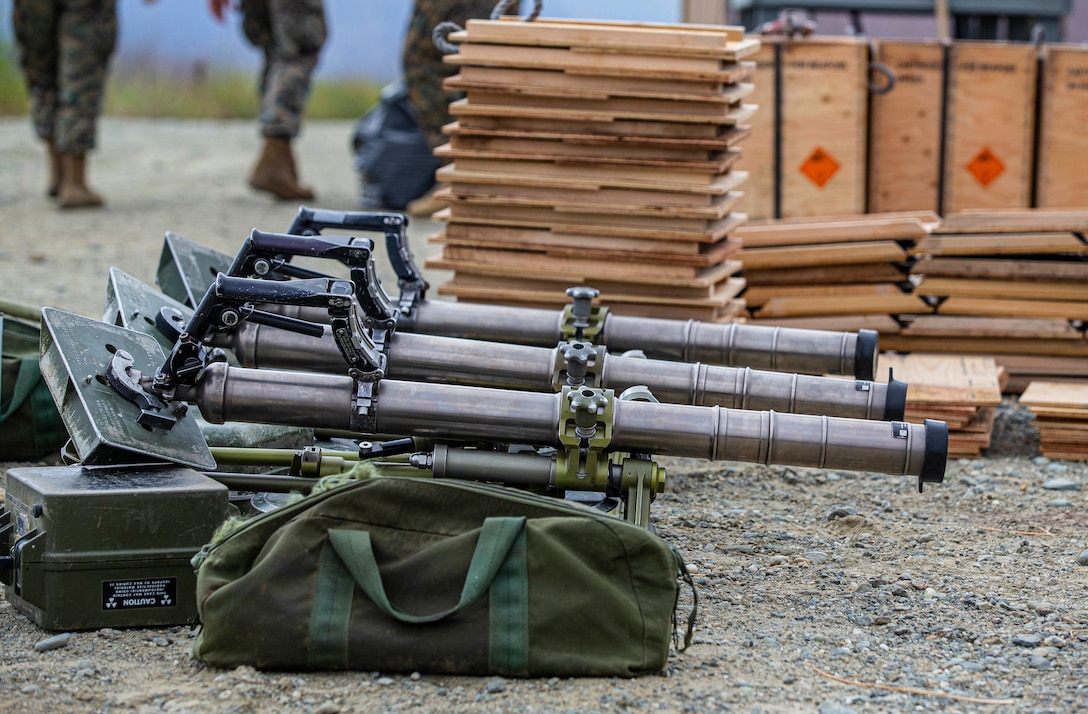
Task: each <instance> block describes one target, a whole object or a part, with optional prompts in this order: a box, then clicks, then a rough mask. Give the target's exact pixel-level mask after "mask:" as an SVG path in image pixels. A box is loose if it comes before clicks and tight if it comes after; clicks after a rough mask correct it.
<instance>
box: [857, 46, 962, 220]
mask: <svg viewBox="0 0 1088 714" xmlns="http://www.w3.org/2000/svg"><path fill="white" fill-rule="evenodd" d="M945 51H946V48H945V47H944V46H943V45H941V44H938V43H935V42H881V43H879V45H877V47H876V49H875V54H874V57H873V60H874V62H878V63H880V64H882V65H884V66H885V67H887V68H888V69H889V70H890V71H891V73H892V76H893V77H894V80H893V81H892V82H891V83H886V82H885V83H883V84H878V85H877V86H886V87H889V89H888V90H887V91H886V92H883V93H879V92H874V94H873V95H872V104H871V115H870V121H869V131H870V140H869V150H870V155H869V211H870V212H871V213H884V212H889V211H911V210H929V211H937V210H939V206H940V190H941V134H942V132H941V121H942V119H943V114H942V111H943V101H942V96H943V91H944V54H945ZM873 81H874V82H875V83H879V82H882V81H883V80H881V79H879V78H877V77H876V76H875V75H874V78H873Z"/></svg>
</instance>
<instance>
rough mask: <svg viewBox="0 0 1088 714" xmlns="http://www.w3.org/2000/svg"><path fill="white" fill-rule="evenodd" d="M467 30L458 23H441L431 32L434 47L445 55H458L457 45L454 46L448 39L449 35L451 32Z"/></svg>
mask: <svg viewBox="0 0 1088 714" xmlns="http://www.w3.org/2000/svg"><path fill="white" fill-rule="evenodd" d="M464 29H465V28H463V27H461V26H460V25H458V24H457V23H456V22H440V23H438V24H437V25H435V26H434V29H433V30H431V41H432V42H434V46H435V47H437V48H438V51H439V52H441V53H442V54H444V55H452V54H456V53H457V45H455V44H453V43H452V42H450V41H449V40H447V39H446V37H447V35H449V34H450V33H451V32H461V31H463V30H464Z"/></svg>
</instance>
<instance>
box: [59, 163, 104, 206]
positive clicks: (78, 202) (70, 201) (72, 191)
mask: <svg viewBox="0 0 1088 714" xmlns="http://www.w3.org/2000/svg"><path fill="white" fill-rule="evenodd" d="M85 171H86V155H85V154H83V153H75V152H72V153H61V155H60V186H59V187H58V189H57V205H58V206H60V207H61V208H94V207H97V206H101V205H102V204H103V200H102V197H101V196H99V195H98V194H97V193H95V192H94V191H92V190H91V189H89V188H87V182H86V177H85V175H84V172H85Z"/></svg>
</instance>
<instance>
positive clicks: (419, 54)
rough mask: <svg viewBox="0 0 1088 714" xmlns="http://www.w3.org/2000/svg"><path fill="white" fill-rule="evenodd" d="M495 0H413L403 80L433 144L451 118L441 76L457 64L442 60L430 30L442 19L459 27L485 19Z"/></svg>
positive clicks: (439, 140)
mask: <svg viewBox="0 0 1088 714" xmlns="http://www.w3.org/2000/svg"><path fill="white" fill-rule="evenodd" d="M497 2H498V0H416V2H415V4H414V7H413V9H412V18H411V20H409V22H408V33H407V35H406V36H405V38H404V51H403V54H402V63H403V73H404V83H405V84H406V85H407V87H408V100H409V101H410V102H411V103H412V106H414V107H415V109H416V112H417V118H418V120H419V126H420V129H422V130H423V134H424V136H426V137H427V143H429V144H430V145H431V148H432V149H433V148H435V147H436V146H439V145H441V144H443V143H445V137H444V136H443V135H442V127H443V125H445V124H448V123H449V122H450V113H449V104H450V100H451V99H452V98H453V94H452V93H450V92H447V91H445V90H444V89H442V80H443V79H445V78H446V77H450V76H452V75H454V74H456V73H457V66H456V65H452V64H446V63H445V62H443V61H442V53H441V52H440V51H439V50H438V48H437V47H435V46H434V41H433V40H432V39H431V33H432V32H433V31H434V28H435V26H436V25H438V24H439V23H441V22H456V23H457V24H458V25H460V26H461V27H464V26H465V22H466V21H467V20H469V19H470V18H471V19H480V20H486V19H487V18H489V17H490V16H491V11H492V10H493V9H494V7H495V5H496V4H497ZM517 11H518V3H516V2H515V3H511V5H510V7H509V8H508V9H507V11H506V12H507V14H515V13H517Z"/></svg>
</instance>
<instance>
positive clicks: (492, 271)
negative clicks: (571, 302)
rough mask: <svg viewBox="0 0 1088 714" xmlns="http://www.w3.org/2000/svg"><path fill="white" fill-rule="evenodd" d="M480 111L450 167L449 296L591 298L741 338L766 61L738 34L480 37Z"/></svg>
mask: <svg viewBox="0 0 1088 714" xmlns="http://www.w3.org/2000/svg"><path fill="white" fill-rule="evenodd" d="M449 39H450V40H451V41H453V42H457V43H459V49H458V52H457V54H454V55H448V56H447V57H446V60H447V61H449V62H451V63H454V64H458V65H460V70H459V74H457V75H455V76H454V77H451V78H449V79H448V80H446V87H447V89H450V90H457V91H461V92H464V93H465V98H464V99H460V100H458V101H456V102H454V103H453V104H451V106H450V113H451V114H452V115H453V116H454V117H456V119H457V121H455V122H453V123H451V124H450V125H448V126H447V127H445V128H444V131H445V132H446V134H447V135H448V136H449V137H450V140H449V143H448V144H446V145H444V146H442V147H439V148H438V149H437V150H436V155H437V156H439V157H440V158H441V159H445V160H452V163H449V164H447V165H446V166H444V167H443V168H441V169H440V170H439V172H438V179H439V181H441V182H443V183H444V184H446V186H445V187H444V188H443V189H442V190H441V191H439V192H438V193H437V194H436V196H437V197H439V198H441V199H443V200H445V201H447V202H448V203H449V204H450V205H449V208H448V209H445V210H443V211H440V212H439V213H437V214H435V218H436V219H437V220H440V221H443V222H445V223H446V226H445V229H444V230H443V231H442V232H441V233H438V234H436V235H435V236H433V237H432V239H431V240H432V241H433V242H436V243H440V244H442V245H443V249H442V253H441V255H440V256H439V257H437V258H433V259H431V260H428V261H427V263H426V265H427V267H430V268H436V269H441V270H452V271H453V272H454V276H453V279H452V280H450V281H448V282H446V283H445V284H443V285H440V286H439V288H438V292H439V293H440V294H443V295H450V296H454V297H456V298H457V299H459V300H467V301H472V302H500V303H503V304H510V305H535V306H546V307H553V306H559V305H563V304H565V303H566V302H568V298H567V297H566V296H565V294H564V291H565V290H566V288H568V287H570V286H572V285H578V284H588V285H592V286H593V287H596V288H598V289H599V290H600V291H601V298H600V301H601V302H602V303H603V304H606V305H608V306H609V308H610V309H612V310H614V311H615V312H617V313H623V314H631V315H646V316H655V317H683V318H698V319H703V320H720V321H728V320H732V319H734V318H735V317H737V316H738V315H740V314H741V313H742V312H743V306H744V303H743V301H741V300H738V299H737V296H738V294H739V293H740V291H741V290H742V289H743V287H744V281H743V280H742V279H739V278H738V277H737V276H736V274H737V272H738V271H739V269H740V264H739V263H738V262H737V261H736V260H735V259H734V258H735V254H736V253H737V251H738V250H739V248H740V243H739V242H738V241H737V240H736V239H735V238H733V237H732V233H733V231H734V230H735V229H736V228H737V226H739V225H741V224H742V223H743V222H744V221H745V219H746V216H745V215H744V214H742V213H739V212H737V211H735V210H734V208H735V206H736V204H737V202H738V200H739V199H740V197H741V192H740V191H739V190H738V189H739V188H740V186H741V184H742V183H743V182H744V179H745V178H746V174H745V173H744V172H741V171H736V170H734V169H733V164H734V163H735V161H736V159H737V158H738V156H739V154H740V152H739V149H738V143H739V142H740V141H741V140H742V139H743V138H744V137H745V136H746V135H747V134H748V132H749V129H748V128H747V126H746V125H744V122H745V121H746V120H747V119H748V118H750V117H751V116H752V114H753V113H754V110H755V107H754V106H752V105H749V104H745V103H744V102H743V99H744V97H745V96H747V95H748V94H749V93H750V92H751V90H752V86H751V84H749V83H747V82H746V80H747V79H748V78H749V77H750V75H751V72H752V64H751V62H746V61H742V60H743V59H744V58H745V57H748V56H750V55H751V54H753V53H754V52H756V51H757V50H758V49H759V41H758V40H753V39H745V38H744V37H743V33H742V31H741V30H740V29H739V28H729V27H721V26H704V25H653V24H624V23H608V22H592V21H573V20H544V19H538V20H536V21H533V22H520V21H509V20H499V21H490V20H470V21H469V22H468V23H467V27H466V29H465V30H464V31H463V32H457V33H453V34H451V35H450V37H449Z"/></svg>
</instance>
